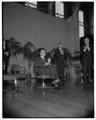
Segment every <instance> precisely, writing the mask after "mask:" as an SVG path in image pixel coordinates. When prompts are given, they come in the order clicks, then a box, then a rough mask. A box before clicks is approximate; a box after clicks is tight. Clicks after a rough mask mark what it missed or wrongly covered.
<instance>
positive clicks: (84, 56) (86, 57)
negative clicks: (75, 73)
mask: <svg viewBox="0 0 96 120" xmlns="http://www.w3.org/2000/svg"><path fill="white" fill-rule="evenodd" d="M83 50H84V46H83V47H82V48H81V62H82V63H86V62H88V63H89V64H90V63H92V57H93V48H92V46H91V45H90V51H88V50H86V51H85V52H84V51H83Z"/></svg>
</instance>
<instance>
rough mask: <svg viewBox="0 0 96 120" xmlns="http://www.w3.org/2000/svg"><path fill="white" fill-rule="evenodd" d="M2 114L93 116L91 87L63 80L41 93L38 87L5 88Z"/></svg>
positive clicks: (11, 115) (92, 91) (8, 115)
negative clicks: (56, 88) (61, 83)
mask: <svg viewBox="0 0 96 120" xmlns="http://www.w3.org/2000/svg"><path fill="white" fill-rule="evenodd" d="M3 117H4V118H8V117H9V118H21V117H23V118H33V117H35V118H36V117H50V118H53V117H60V118H61V117H64V118H66V117H68V118H70V117H71V118H74V117H76V118H80V117H87V118H88V117H94V89H93V86H92V85H91V86H89V87H88V88H86V89H85V88H82V86H81V85H74V86H73V85H72V84H71V83H66V84H65V85H64V86H63V87H62V89H60V90H55V89H53V88H48V89H46V90H45V95H43V94H42V89H41V88H35V89H34V90H31V89H30V90H29V91H27V90H24V89H22V90H20V91H18V92H17V93H15V92H14V90H11V89H10V88H7V90H5V91H3Z"/></svg>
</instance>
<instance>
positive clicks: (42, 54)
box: [40, 48, 46, 57]
mask: <svg viewBox="0 0 96 120" xmlns="http://www.w3.org/2000/svg"><path fill="white" fill-rule="evenodd" d="M40 56H41V57H45V56H46V51H45V49H44V48H41V50H40Z"/></svg>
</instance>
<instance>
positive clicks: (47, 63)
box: [35, 48, 57, 79]
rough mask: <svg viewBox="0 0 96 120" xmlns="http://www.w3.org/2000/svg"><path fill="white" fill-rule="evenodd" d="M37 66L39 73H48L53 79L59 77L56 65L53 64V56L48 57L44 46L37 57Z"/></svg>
mask: <svg viewBox="0 0 96 120" xmlns="http://www.w3.org/2000/svg"><path fill="white" fill-rule="evenodd" d="M35 67H36V68H37V71H36V72H37V74H38V75H48V76H50V77H51V78H52V79H57V71H56V66H55V65H52V64H51V58H46V52H45V49H44V48H41V50H40V56H39V57H37V58H36V59H35Z"/></svg>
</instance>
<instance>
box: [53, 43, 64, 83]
mask: <svg viewBox="0 0 96 120" xmlns="http://www.w3.org/2000/svg"><path fill="white" fill-rule="evenodd" d="M55 55H56V67H57V74H58V77H59V80H60V82H62V81H63V80H64V70H65V58H64V50H63V45H62V43H58V48H57V49H56V52H55Z"/></svg>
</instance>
